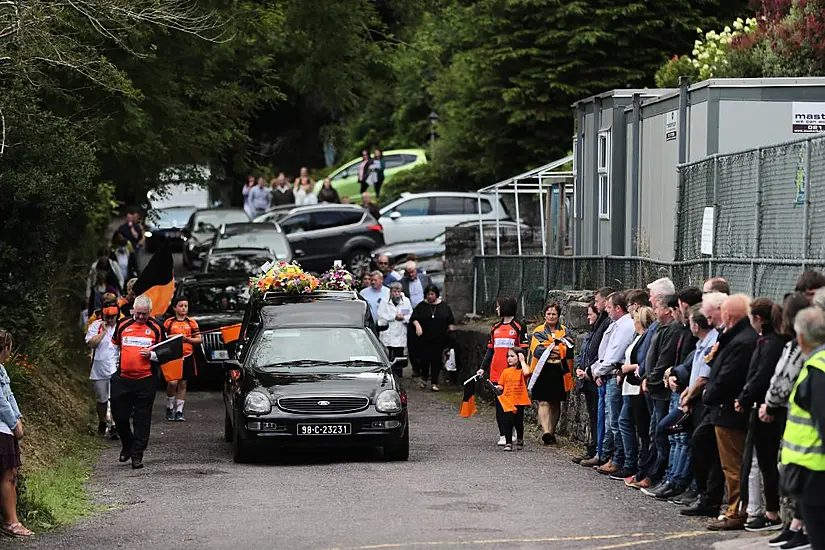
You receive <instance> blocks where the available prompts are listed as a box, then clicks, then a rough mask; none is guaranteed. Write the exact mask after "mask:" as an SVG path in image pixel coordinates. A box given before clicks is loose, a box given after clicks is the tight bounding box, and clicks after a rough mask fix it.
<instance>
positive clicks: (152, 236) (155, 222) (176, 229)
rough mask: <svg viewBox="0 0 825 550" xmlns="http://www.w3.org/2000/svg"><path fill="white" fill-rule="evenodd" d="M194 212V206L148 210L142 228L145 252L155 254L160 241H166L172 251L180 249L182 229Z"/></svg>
mask: <svg viewBox="0 0 825 550" xmlns="http://www.w3.org/2000/svg"><path fill="white" fill-rule="evenodd" d="M194 211H195V207H194V206H172V207H170V208H161V209H157V210H150V211H149V213H148V215H147V216H146V224H145V227H144V236H145V237H146V250H147V251H148V252H150V253H151V252H155V251H156V250H157V249H158V246H159V245H160V242H161V241H168V242H169V244H170V246H171V247H172V249H173V250H174V249H178V248H181V247H182V245H183V229H184V228H185V227H186V222H187V221H188V220H189V218H190V216H192V213H193V212H194Z"/></svg>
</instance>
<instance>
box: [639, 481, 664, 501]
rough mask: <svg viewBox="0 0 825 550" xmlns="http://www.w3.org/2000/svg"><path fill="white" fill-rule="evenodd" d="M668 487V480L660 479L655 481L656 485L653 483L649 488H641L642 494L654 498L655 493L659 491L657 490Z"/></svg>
mask: <svg viewBox="0 0 825 550" xmlns="http://www.w3.org/2000/svg"><path fill="white" fill-rule="evenodd" d="M669 488H670V482H667V481H664V480H662V481H660V482H659V483H657V484H656V485H654V486H653V487H651V488H649V489H642V494H643V495H645V496H646V497H654V498H655V497H656V495H657V494H658V493H659V491H662V490H664V489H669Z"/></svg>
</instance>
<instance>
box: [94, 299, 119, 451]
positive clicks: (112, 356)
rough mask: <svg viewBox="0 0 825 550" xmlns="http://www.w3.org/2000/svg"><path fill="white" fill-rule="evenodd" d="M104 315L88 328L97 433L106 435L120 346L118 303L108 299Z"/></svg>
mask: <svg viewBox="0 0 825 550" xmlns="http://www.w3.org/2000/svg"><path fill="white" fill-rule="evenodd" d="M101 313H102V316H103V317H102V318H101V319H97V320H95V321H93V322H92V323H91V324H90V325H89V328H88V330H87V331H86V345H87V346H89V347H90V348H91V349H92V369H91V372H90V373H89V380H91V381H92V386H93V387H94V391H95V409H96V411H97V420H98V423H97V433H98V434H99V435H104V434H105V433H106V428H107V425H106V424H107V422H106V420H107V418H106V417H107V416H108V413H109V397H110V395H111V379H112V375H113V374H114V373H115V371H117V350H116V349H115V347H114V345H113V344H112V336H113V335H114V332H115V327H116V326H117V320H118V317H119V316H120V311H119V310H118V308H117V304H115V303H112V302H108V303H106V304H104V305H103V311H102V312H101Z"/></svg>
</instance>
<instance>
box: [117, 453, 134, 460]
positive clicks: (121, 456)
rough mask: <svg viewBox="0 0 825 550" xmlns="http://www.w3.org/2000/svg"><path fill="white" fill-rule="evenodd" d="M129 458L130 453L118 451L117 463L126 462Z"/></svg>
mask: <svg viewBox="0 0 825 550" xmlns="http://www.w3.org/2000/svg"><path fill="white" fill-rule="evenodd" d="M130 458H132V453H129V452H127V451H120V457H119V458H118V461H119V462H126V461H127V460H129V459H130Z"/></svg>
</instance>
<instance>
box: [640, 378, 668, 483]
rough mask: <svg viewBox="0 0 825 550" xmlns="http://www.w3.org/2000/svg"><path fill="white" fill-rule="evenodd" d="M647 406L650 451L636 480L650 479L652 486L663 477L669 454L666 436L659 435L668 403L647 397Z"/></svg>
mask: <svg viewBox="0 0 825 550" xmlns="http://www.w3.org/2000/svg"><path fill="white" fill-rule="evenodd" d="M647 404H648V406H649V407H650V451H649V452H648V454H647V459H646V460H645V461H644V463H643V464H642V465H641V466H640V468H639V473H638V474H637V479H644V478H646V477H649V478H650V481H651V482H653V483H654V484H656V483H659V482H660V481H661V480H662V478H663V477H664V475H665V469H666V468H667V459H668V456H669V454H670V444H669V443H668V440H667V434H665V436H664V438H662V437H661V436H660V435H659V430H658V429H657V428H658V426H659V422H661V421H662V419H663V418H664V417H665V415H666V414H667V412H668V406H669V402H668V401H665V400H663V399H653V398H652V397H650V395H649V394H648V395H647Z"/></svg>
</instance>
